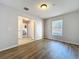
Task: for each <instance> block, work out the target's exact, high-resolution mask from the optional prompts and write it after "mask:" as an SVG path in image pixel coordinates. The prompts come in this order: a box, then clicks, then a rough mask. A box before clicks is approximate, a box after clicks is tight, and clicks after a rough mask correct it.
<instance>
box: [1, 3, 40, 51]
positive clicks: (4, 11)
mask: <svg viewBox="0 0 79 59" xmlns="http://www.w3.org/2000/svg"><path fill="white" fill-rule="evenodd" d="M18 16H27V15H26V14H25V13H23V12H21V11H19V10H16V9H14V8H12V7H9V6H6V5H3V4H0V51H2V50H5V49H8V48H11V47H14V46H17V43H18ZM28 17H30V18H31V16H28ZM32 19H34V20H36V22H37V23H36V32H35V33H36V34H35V35H36V39H40V34H42V24H41V22H42V21H41V20H40V18H38V19H37V18H34V17H32ZM38 28H39V29H40V32H39V29H38ZM38 33H40V34H38ZM37 36H38V38H37ZM41 38H42V37H41Z"/></svg>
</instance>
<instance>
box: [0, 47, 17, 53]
mask: <svg viewBox="0 0 79 59" xmlns="http://www.w3.org/2000/svg"><path fill="white" fill-rule="evenodd" d="M17 46H18V45H13V46H10V47H7V48H4V49H0V52H1V51H4V50H8V49H11V48H14V47H17Z"/></svg>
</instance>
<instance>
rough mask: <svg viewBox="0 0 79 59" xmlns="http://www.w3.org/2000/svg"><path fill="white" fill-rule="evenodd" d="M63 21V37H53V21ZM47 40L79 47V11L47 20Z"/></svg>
mask: <svg viewBox="0 0 79 59" xmlns="http://www.w3.org/2000/svg"><path fill="white" fill-rule="evenodd" d="M54 20H63V21H64V28H63V36H62V37H59V36H58V37H57V36H56V37H55V36H54V37H53V36H52V21H54ZM44 36H45V38H48V39H53V40H59V41H63V42H68V43H72V44H78V45H79V11H75V12H72V13H68V14H64V15H62V16H57V17H52V18H49V19H47V20H45V35H44Z"/></svg>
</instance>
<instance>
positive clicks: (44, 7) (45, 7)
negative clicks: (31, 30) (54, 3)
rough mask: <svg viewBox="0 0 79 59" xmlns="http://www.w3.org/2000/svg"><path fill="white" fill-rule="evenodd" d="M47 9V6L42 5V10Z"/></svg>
mask: <svg viewBox="0 0 79 59" xmlns="http://www.w3.org/2000/svg"><path fill="white" fill-rule="evenodd" d="M47 7H48V5H47V4H42V5H41V6H40V8H42V9H47Z"/></svg>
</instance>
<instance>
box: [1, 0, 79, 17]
mask: <svg viewBox="0 0 79 59" xmlns="http://www.w3.org/2000/svg"><path fill="white" fill-rule="evenodd" d="M41 1H43V2H44V3H46V4H48V7H49V8H48V9H47V10H42V9H40V8H38V5H40V4H41V3H42V2H41ZM0 3H3V4H6V5H8V6H11V7H14V8H16V9H18V10H21V11H24V12H26V13H29V14H32V15H36V16H39V17H41V18H48V17H54V16H57V15H60V14H63V13H68V12H72V11H75V10H78V9H79V0H0ZM24 7H28V8H29V9H30V10H29V11H25V10H24Z"/></svg>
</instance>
